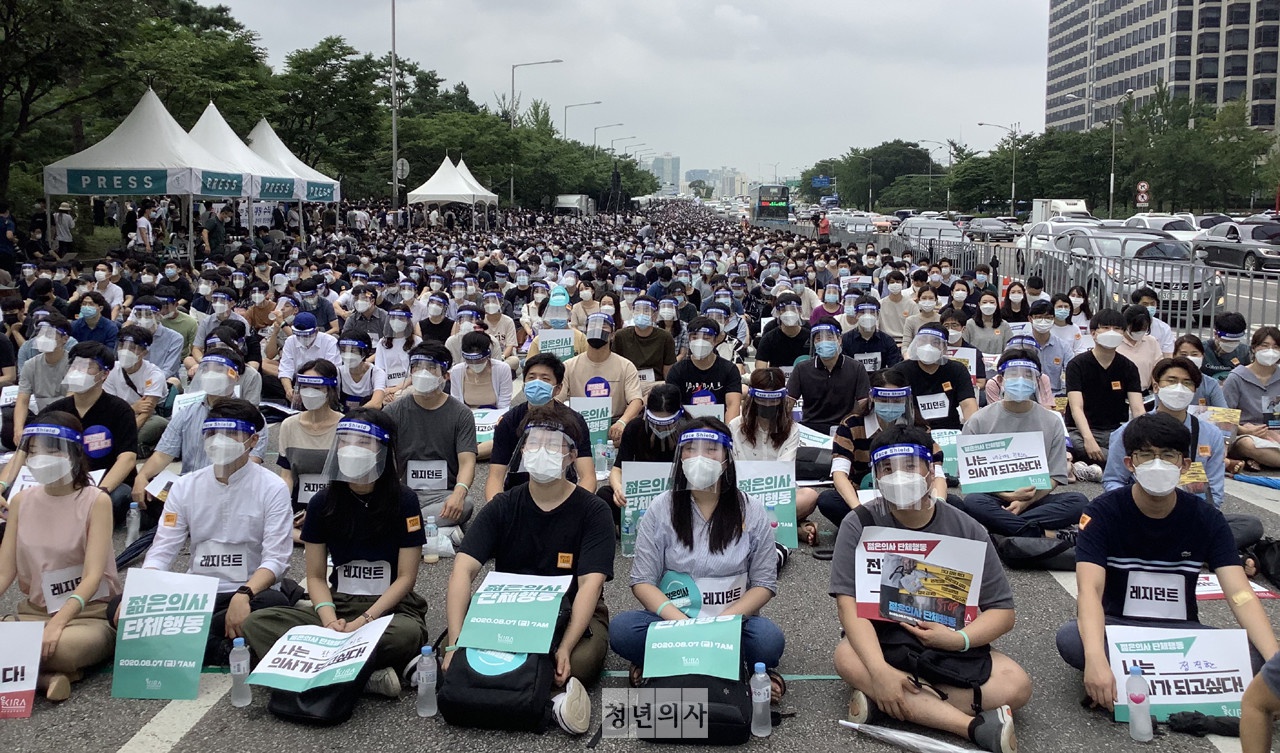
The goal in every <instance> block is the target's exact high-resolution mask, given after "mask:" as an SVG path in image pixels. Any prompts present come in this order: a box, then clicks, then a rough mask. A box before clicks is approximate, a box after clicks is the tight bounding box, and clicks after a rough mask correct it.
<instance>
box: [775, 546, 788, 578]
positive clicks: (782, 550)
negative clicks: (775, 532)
mask: <svg viewBox="0 0 1280 753" xmlns="http://www.w3.org/2000/svg"><path fill="white" fill-rule="evenodd" d="M774 549H775V550H776V551H777V553H778V572H779V573H781V572H782V568H784V567H786V566H787V562H788V561H789V560H790V559H791V550H790V549H787V548H786V547H785V546H783V545H782V544H777V543H775V544H774Z"/></svg>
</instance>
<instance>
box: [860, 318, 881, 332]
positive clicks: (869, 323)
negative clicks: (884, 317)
mask: <svg viewBox="0 0 1280 753" xmlns="http://www.w3.org/2000/svg"><path fill="white" fill-rule="evenodd" d="M878 321H879V319H878V317H876V315H875V314H863V315H862V316H860V317H858V326H859V327H860V328H862V329H865V330H867V331H870V330H873V329H875V328H876V323H877V322H878Z"/></svg>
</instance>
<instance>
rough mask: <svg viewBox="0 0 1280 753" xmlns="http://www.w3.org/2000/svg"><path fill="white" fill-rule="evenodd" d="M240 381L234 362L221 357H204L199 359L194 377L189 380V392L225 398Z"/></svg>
mask: <svg viewBox="0 0 1280 753" xmlns="http://www.w3.org/2000/svg"><path fill="white" fill-rule="evenodd" d="M239 381H240V372H239V371H237V370H236V365H235V362H233V361H232V360H231V359H229V358H223V357H222V356H205V357H204V358H202V359H200V365H199V366H198V367H197V368H196V373H195V376H193V377H192V378H191V391H192V392H203V393H205V394H206V395H212V396H213V397H227V396H228V395H230V394H232V392H233V391H234V390H235V386H236V383H237V382H239Z"/></svg>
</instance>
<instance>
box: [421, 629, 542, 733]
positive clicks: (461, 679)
mask: <svg viewBox="0 0 1280 753" xmlns="http://www.w3.org/2000/svg"><path fill="white" fill-rule="evenodd" d="M442 637H443V636H442ZM437 643H439V641H437ZM456 652H457V655H456V656H454V657H453V661H451V662H450V663H449V671H448V672H444V673H442V674H441V675H440V685H439V688H438V690H437V691H436V703H437V704H438V706H439V709H440V715H441V716H443V717H444V720H445V721H446V722H448V723H449V724H452V725H454V726H456V727H475V728H479V729H500V730H521V731H527V732H539V733H541V732H545V731H546V730H547V728H548V727H549V726H550V725H551V720H552V718H551V691H552V688H553V686H554V683H555V678H556V665H555V659H554V658H553V657H552V656H551V655H550V654H523V655H522V654H504V653H502V652H497V651H480V650H477V649H471V648H459V649H456ZM519 656H524V659H523V660H520V659H518V658H515V659H512V658H510V657H519Z"/></svg>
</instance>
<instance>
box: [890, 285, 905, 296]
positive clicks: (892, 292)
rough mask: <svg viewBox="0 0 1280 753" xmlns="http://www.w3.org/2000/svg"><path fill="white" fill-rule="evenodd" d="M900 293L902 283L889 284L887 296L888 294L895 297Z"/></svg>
mask: <svg viewBox="0 0 1280 753" xmlns="http://www.w3.org/2000/svg"><path fill="white" fill-rule="evenodd" d="M901 292H902V283H900V282H891V283H889V294H890V295H897V294H898V293H901Z"/></svg>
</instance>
